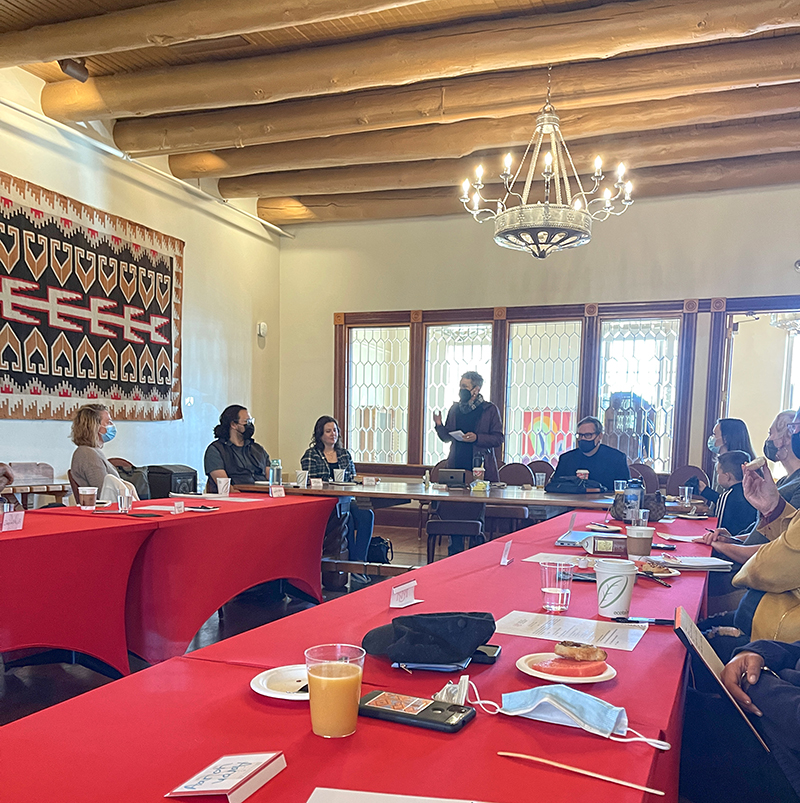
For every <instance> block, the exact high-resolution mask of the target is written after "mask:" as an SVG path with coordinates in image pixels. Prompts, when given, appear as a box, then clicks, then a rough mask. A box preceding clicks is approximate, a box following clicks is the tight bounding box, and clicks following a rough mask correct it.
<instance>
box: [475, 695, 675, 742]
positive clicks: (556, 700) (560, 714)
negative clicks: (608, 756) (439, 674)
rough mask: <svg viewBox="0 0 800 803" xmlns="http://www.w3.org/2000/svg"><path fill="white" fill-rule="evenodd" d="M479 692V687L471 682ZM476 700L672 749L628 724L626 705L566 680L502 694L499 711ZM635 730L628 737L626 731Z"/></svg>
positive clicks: (615, 737) (515, 713)
mask: <svg viewBox="0 0 800 803" xmlns="http://www.w3.org/2000/svg"><path fill="white" fill-rule="evenodd" d="M470 686H471V687H472V688H473V690H474V691H475V693H476V694H477V689H476V688H475V685H474V684H473V683H470ZM477 704H478V705H480V707H481V708H483V710H484V711H486V712H487V713H498V714H506V715H507V716H512V717H525V718H527V719H534V720H538V721H539V722H551V723H554V724H556V725H568V726H569V727H571V728H582V729H583V730H585V731H588V732H589V733H594V734H596V735H598V736H604V737H606V738H607V739H613V740H614V741H618V742H637V741H643V742H647V743H648V744H649V745H651V746H652V747H656V748H658V749H659V750H669V749H670V745H669V744H668V743H667V742H663V741H661V740H659V739H647V738H646V737H644V736H642V735H641V734H640V733H638V732H637V731H635V730H633V729H632V728H629V727H628V714H627V712H626V711H625V709H624V708H619V707H617V706H614V705H611V703H607V702H606V701H605V700H601V699H600V698H599V697H594V696H593V695H591V694H586V693H585V692H582V691H578V690H577V689H573V688H571V687H570V686H565V685H563V684H554V685H552V686H539V687H538V688H535V689H523V690H522V691H515V692H510V693H509V694H504V695H503V705H502V706H501V707H500V708H499V709H498V710H497V711H491V710H490V709H489V708H487V706H496V703H492V702H491V701H488V700H480V699H478V701H477ZM629 732H630V733H633V734H635V735H634V736H632V737H627V738H624V737H625V736H626V734H627V733H629Z"/></svg>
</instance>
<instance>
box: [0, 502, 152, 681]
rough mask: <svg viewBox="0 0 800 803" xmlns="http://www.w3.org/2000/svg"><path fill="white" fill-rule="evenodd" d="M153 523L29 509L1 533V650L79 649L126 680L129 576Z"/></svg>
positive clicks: (54, 510) (143, 520)
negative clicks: (17, 525) (14, 527)
mask: <svg viewBox="0 0 800 803" xmlns="http://www.w3.org/2000/svg"><path fill="white" fill-rule="evenodd" d="M153 521H155V520H145V519H142V520H137V519H125V520H123V519H122V518H121V517H115V516H108V517H101V516H89V515H86V514H84V515H75V514H73V513H71V512H69V511H66V510H64V511H63V512H60V511H59V510H58V509H53V510H43V511H32V510H29V511H26V513H25V525H24V528H23V529H22V530H18V531H16V532H7V533H0V652H9V651H12V650H19V649H28V648H42V647H44V648H62V649H68V650H76V651H77V652H82V653H85V654H87V655H91V656H93V657H94V658H99V659H100V660H101V661H105V662H106V663H108V664H110V665H111V666H113V667H114V668H115V669H118V670H119V671H120V672H122V673H123V674H127V672H128V649H127V646H126V641H125V594H126V589H127V585H128V576H129V574H130V570H131V565H132V563H133V560H134V557H135V556H136V553H137V552H138V551H139V548H140V547H141V545H142V543H143V542H144V541H145V540H146V539H147V537H148V536H149V535H150V534H151V533H153V532H154V530H155V526H156V525H155V524H154V523H153Z"/></svg>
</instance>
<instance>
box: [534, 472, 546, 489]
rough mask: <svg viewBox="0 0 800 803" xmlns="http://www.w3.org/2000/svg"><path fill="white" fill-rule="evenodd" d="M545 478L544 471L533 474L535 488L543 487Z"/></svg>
mask: <svg viewBox="0 0 800 803" xmlns="http://www.w3.org/2000/svg"><path fill="white" fill-rule="evenodd" d="M546 478H547V474H545V473H544V472H541V473H537V474H534V475H533V479H534V481H535V483H536V487H537V488H544V486H545V479H546Z"/></svg>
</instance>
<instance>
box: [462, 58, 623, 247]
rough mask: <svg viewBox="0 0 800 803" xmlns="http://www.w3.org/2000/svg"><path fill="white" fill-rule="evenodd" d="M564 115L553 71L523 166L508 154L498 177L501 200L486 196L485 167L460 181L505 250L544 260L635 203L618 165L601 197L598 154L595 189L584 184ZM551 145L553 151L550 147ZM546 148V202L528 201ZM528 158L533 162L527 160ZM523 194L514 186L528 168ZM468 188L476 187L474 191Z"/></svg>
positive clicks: (470, 206)
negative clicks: (553, 98)
mask: <svg viewBox="0 0 800 803" xmlns="http://www.w3.org/2000/svg"><path fill="white" fill-rule="evenodd" d="M560 122H561V121H560V119H559V117H558V114H556V110H555V108H554V107H553V105H552V103H551V102H550V71H549V69H548V75H547V99H546V101H545V104H544V106H542V108H541V109H540V110H539V113H538V115H537V117H536V128H535V129H534V132H533V134H532V136H531V138H530V141H529V142H528V146H527V147H526V148H525V153H524V154H523V156H522V160H521V161H520V164H519V167H518V168H517V170H516V172H513V173H512V170H511V168H512V161H513V160H512V156H511V154H510V153H509V154H507V155H506V157H505V160H504V164H503V172H502V173H500V179H501V181H502V182H503V186H504V187H505V194H504V195H503V196H502V198H497V199H489V198H484V196H483V194H482V193H481V190H483V188H484V186H485V185H484V184H483V166H482V165H478V167H477V169H476V170H475V180H474V181H472V182H470V180H469V179H466V180H465V181H464V183H463V185H462V193H461V201H462V203H463V204H464V208H465V209H466V210H467V211H468V212H469V213H470V214H471V215H472V216H473V217H474V218H475V220H477V221H478V222H479V223H484V222H485V221H487V220H493V221H494V241H495V242H496V243H497V244H498V245H501V246H503V248H513V249H514V250H517V251H527V252H528V253H529V254H531V256H534V257H537V258H538V259H544V258H545V257H547V256H549V255H550V254H551V253H553V252H554V251H562V250H563V249H565V248H575V247H576V246H579V245H585V244H586V243H588V242H589V240H591V238H592V221H594V220H607V219H608V218H609V217H611V216H612V215H616V216H618V215H621V214H622V213H623V212H624V211H625V210H626V209H627V208H628V207H629V206H630V205H631V204H632V203H633V198H631V192H632V190H633V185H632V184H631V182H630V181H625V180H624V178H625V165H624V164H622V163H620V165H619V167H618V168H617V175H616V181H615V182H614V185H613V186H614V191H613V192H612V190H611V189H610V188H609V187H607V188H606V189H605V190H604V191H603V192H602V194H601V195H599V196H597V197H592V196H595V195H596V193H597V191H598V190H599V189H600V185H601V182H602V181H603V180H604V179H605V176H604V175H603V162H602V159H601V158H600V157H599V156H598V157H597V158H596V159H595V162H594V173H593V174H592V176H591V181H592V187H591V189H589V190H588V191H587V190H585V189H584V188H583V184H582V183H581V179H580V176H579V175H578V171H577V170H576V169H575V165H574V164H573V162H572V157H571V156H570V153H569V149H568V148H567V143H566V142H565V141H564V136H563V135H562V133H561V127H560ZM548 147H549V150H548V149H547V148H548ZM543 148H544V156H543V159H544V163H543V169H542V173H541V175H542V177H543V178H544V188H543V190H544V191H543V195H542V200H540V201H536V202H535V203H529V202H528V201H529V198H530V197H531V189H532V187H533V181H534V178H535V174H536V167H537V164H538V163H539V156H540V153H541V152H542V150H543ZM529 156H530V161H529V162H527V160H528V157H529ZM526 162H527V164H528V166H527V173H526V175H525V184H524V186H523V189H522V193H521V194H520V193H519V192H517V191H515V190H514V185H515V184H516V182H517V179H518V178H519V177H520V175H521V174H522V172H523V170H524V169H525V165H526ZM470 188H472V190H474V192H473V193H472V195H470V191H471V190H470Z"/></svg>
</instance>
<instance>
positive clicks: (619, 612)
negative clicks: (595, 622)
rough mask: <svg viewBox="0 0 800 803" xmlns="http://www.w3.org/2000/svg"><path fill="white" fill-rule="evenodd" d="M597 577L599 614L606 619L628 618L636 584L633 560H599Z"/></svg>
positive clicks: (595, 563)
mask: <svg viewBox="0 0 800 803" xmlns="http://www.w3.org/2000/svg"><path fill="white" fill-rule="evenodd" d="M594 573H595V576H596V577H597V612H598V613H599V614H600V616H604V617H606V619H613V618H614V617H615V616H628V615H629V614H630V612H631V594H632V593H633V584H634V582H636V564H635V563H634V562H633V561H632V560H621V559H619V558H599V559H598V560H596V561H595V562H594Z"/></svg>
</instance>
